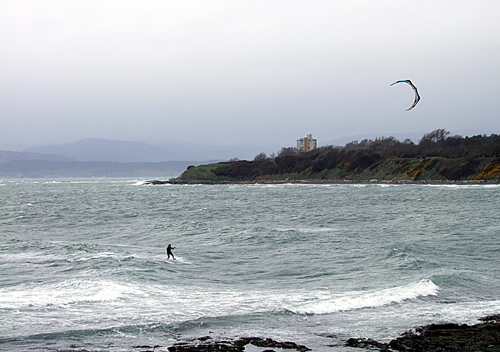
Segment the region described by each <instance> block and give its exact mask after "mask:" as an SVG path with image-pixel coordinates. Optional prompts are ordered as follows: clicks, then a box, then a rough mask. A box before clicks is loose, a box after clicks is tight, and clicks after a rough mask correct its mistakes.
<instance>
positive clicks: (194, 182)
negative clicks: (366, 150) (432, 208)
mask: <svg viewBox="0 0 500 352" xmlns="http://www.w3.org/2000/svg"><path fill="white" fill-rule="evenodd" d="M499 182H500V181H499V180H493V181H485V180H480V181H476V180H464V181H449V180H442V181H440V180H430V181H428V180H419V181H412V180H369V181H357V180H252V181H211V180H187V179H179V178H174V179H170V180H149V181H144V183H143V184H144V185H167V184H169V185H224V184H232V185H234V184H242V185H245V184H419V185H425V184H429V185H480V184H499Z"/></svg>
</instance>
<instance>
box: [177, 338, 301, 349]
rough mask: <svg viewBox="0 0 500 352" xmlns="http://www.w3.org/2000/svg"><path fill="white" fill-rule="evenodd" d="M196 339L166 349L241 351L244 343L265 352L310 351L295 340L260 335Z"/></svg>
mask: <svg viewBox="0 0 500 352" xmlns="http://www.w3.org/2000/svg"><path fill="white" fill-rule="evenodd" d="M197 341H201V343H195V342H193V343H190V344H186V343H177V344H175V345H173V346H170V347H168V350H169V351H170V352H243V351H244V350H245V346H246V345H248V344H252V345H254V346H257V347H265V348H266V350H263V351H267V352H271V351H273V350H271V349H270V348H284V349H293V350H296V351H299V352H306V351H310V349H309V348H307V347H306V346H303V345H298V344H296V343H295V342H289V341H286V342H278V341H275V340H273V339H269V338H267V339H263V338H260V337H241V338H239V339H237V340H233V341H212V338H211V337H210V336H205V337H202V338H199V339H197ZM207 341H208V342H207Z"/></svg>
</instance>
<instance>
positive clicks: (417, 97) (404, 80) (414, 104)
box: [391, 79, 420, 111]
mask: <svg viewBox="0 0 500 352" xmlns="http://www.w3.org/2000/svg"><path fill="white" fill-rule="evenodd" d="M396 83H408V84H409V85H410V86H411V87H412V88H413V90H414V91H415V101H414V102H413V104H412V106H410V107H409V108H408V109H406V111H410V110H411V109H413V108H414V107H415V106H416V105H417V103H418V102H419V100H420V95H418V90H417V87H415V86H414V85H413V83H411V81H410V80H409V79H402V80H399V81H396V82H394V83H393V84H391V86H393V85H395V84H396Z"/></svg>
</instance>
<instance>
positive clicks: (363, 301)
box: [288, 280, 439, 314]
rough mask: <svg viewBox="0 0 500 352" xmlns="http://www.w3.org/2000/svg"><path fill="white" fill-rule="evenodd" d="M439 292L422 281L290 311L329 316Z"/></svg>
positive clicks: (432, 284) (315, 302) (316, 301)
mask: <svg viewBox="0 0 500 352" xmlns="http://www.w3.org/2000/svg"><path fill="white" fill-rule="evenodd" d="M438 291H439V287H438V286H436V285H435V284H434V283H433V282H432V281H430V280H422V281H420V282H417V283H411V284H408V285H404V286H397V287H391V288H385V289H381V290H375V291H369V292H349V293H344V294H341V295H333V296H332V297H328V298H327V299H317V300H313V301H311V302H307V303H304V304H300V305H297V306H295V307H289V308H288V309H289V310H291V311H292V312H295V313H299V314H328V313H335V312H339V311H348V310H354V309H363V308H373V307H381V306H385V305H389V304H393V303H401V302H403V301H406V300H412V299H416V298H418V297H425V296H434V295H437V293H438Z"/></svg>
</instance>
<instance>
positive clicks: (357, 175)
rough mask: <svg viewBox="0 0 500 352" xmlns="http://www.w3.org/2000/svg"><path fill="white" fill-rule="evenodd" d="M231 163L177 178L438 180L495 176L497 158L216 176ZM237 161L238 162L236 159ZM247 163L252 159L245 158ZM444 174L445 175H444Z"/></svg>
mask: <svg viewBox="0 0 500 352" xmlns="http://www.w3.org/2000/svg"><path fill="white" fill-rule="evenodd" d="M236 163H238V162H234V163H230V162H227V163H220V164H209V165H201V166H197V167H193V168H190V169H189V170H186V171H185V172H184V173H183V174H182V175H181V176H179V179H181V180H192V181H197V180H207V181H293V180H297V181H300V180H325V181H328V180H332V181H335V180H338V181H340V180H355V181H369V180H381V181H382V180H385V181H398V180H404V181H419V180H427V181H438V180H499V179H500V158H488V157H486V158H477V159H475V161H474V164H473V165H472V166H471V165H468V163H470V162H469V161H467V160H466V159H463V158H462V159H447V158H423V159H409V158H404V159H402V158H390V159H385V160H382V161H379V162H378V163H375V164H373V165H370V166H369V167H368V168H366V169H363V170H360V169H355V170H350V171H349V172H348V171H346V170H348V167H347V166H348V165H343V164H341V165H337V167H336V168H334V169H330V170H323V171H321V172H319V173H314V172H312V170H311V168H305V169H304V170H302V171H301V172H295V173H284V174H279V173H269V172H267V173H263V174H254V175H252V177H229V176H217V175H216V172H217V170H223V169H227V168H228V167H232V166H233V165H236ZM240 163H241V162H240ZM245 163H247V164H249V165H251V164H252V162H245ZM465 169H467V170H471V169H472V170H473V172H472V173H470V171H469V173H468V174H467V175H466V176H461V174H462V173H463V170H465ZM444 175H448V177H446V176H444Z"/></svg>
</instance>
